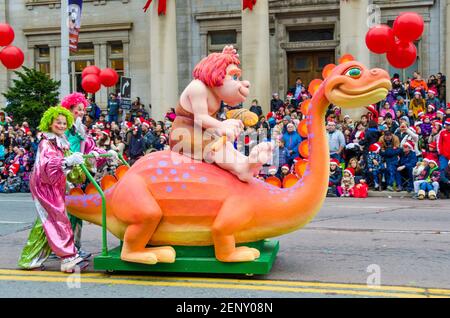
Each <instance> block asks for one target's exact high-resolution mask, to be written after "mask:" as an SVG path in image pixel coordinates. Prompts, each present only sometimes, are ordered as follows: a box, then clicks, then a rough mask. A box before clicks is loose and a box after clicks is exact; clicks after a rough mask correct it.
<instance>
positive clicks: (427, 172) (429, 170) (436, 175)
mask: <svg viewBox="0 0 450 318" xmlns="http://www.w3.org/2000/svg"><path fill="white" fill-rule="evenodd" d="M439 179H440V172H439V167H438V165H437V162H436V161H434V160H429V161H428V167H425V169H424V170H423V171H422V173H421V174H420V175H419V180H423V181H424V182H422V183H421V184H420V186H419V188H420V190H419V192H418V193H417V198H418V199H419V200H423V199H425V196H426V194H427V192H428V198H429V199H430V200H435V199H436V195H437V193H438V191H439Z"/></svg>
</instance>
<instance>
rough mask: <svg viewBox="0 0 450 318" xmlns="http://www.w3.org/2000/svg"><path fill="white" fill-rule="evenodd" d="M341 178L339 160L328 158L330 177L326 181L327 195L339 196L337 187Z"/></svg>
mask: <svg viewBox="0 0 450 318" xmlns="http://www.w3.org/2000/svg"><path fill="white" fill-rule="evenodd" d="M341 180H342V169H341V168H339V160H337V159H333V158H332V159H330V177H329V181H328V194H327V195H329V196H339V191H338V189H337V187H338V186H340V184H341Z"/></svg>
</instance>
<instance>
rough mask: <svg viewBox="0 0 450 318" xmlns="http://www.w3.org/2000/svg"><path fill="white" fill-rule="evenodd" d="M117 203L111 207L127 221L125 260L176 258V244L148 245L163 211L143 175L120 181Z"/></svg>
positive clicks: (124, 241)
mask: <svg viewBox="0 0 450 318" xmlns="http://www.w3.org/2000/svg"><path fill="white" fill-rule="evenodd" d="M124 181H125V180H124ZM113 203H114V204H112V205H111V209H112V210H113V213H114V215H115V216H116V217H117V218H118V219H119V220H120V221H122V222H123V223H125V224H127V227H126V230H125V234H124V239H123V247H122V253H121V259H122V260H125V261H128V262H135V263H144V264H155V263H157V262H164V263H173V262H174V261H175V250H174V249H173V248H172V247H169V246H168V247H153V248H146V246H147V244H148V242H149V241H150V239H151V237H152V235H153V233H154V232H155V230H156V228H157V227H158V225H159V222H160V221H161V218H162V211H161V208H160V207H159V205H158V203H157V202H156V200H155V199H154V198H153V196H152V194H151V193H150V191H148V190H147V185H146V184H145V181H144V180H143V179H142V178H141V177H140V176H136V175H130V176H128V178H127V180H126V182H119V183H118V184H117V188H116V189H115V191H114V196H113Z"/></svg>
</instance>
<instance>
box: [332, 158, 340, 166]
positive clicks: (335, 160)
mask: <svg viewBox="0 0 450 318" xmlns="http://www.w3.org/2000/svg"><path fill="white" fill-rule="evenodd" d="M331 165H336V166H339V160H337V159H334V158H333V159H331V160H330V166H331Z"/></svg>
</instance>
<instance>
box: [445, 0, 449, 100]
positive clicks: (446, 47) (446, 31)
mask: <svg viewBox="0 0 450 318" xmlns="http://www.w3.org/2000/svg"><path fill="white" fill-rule="evenodd" d="M446 11H447V16H446V19H445V20H446V26H445V36H444V39H445V42H446V43H445V52H446V54H445V75H447V77H448V76H449V75H450V0H447V8H446ZM446 89H447V101H446V102H447V103H450V80H449V79H448V78H447V88H446Z"/></svg>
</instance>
